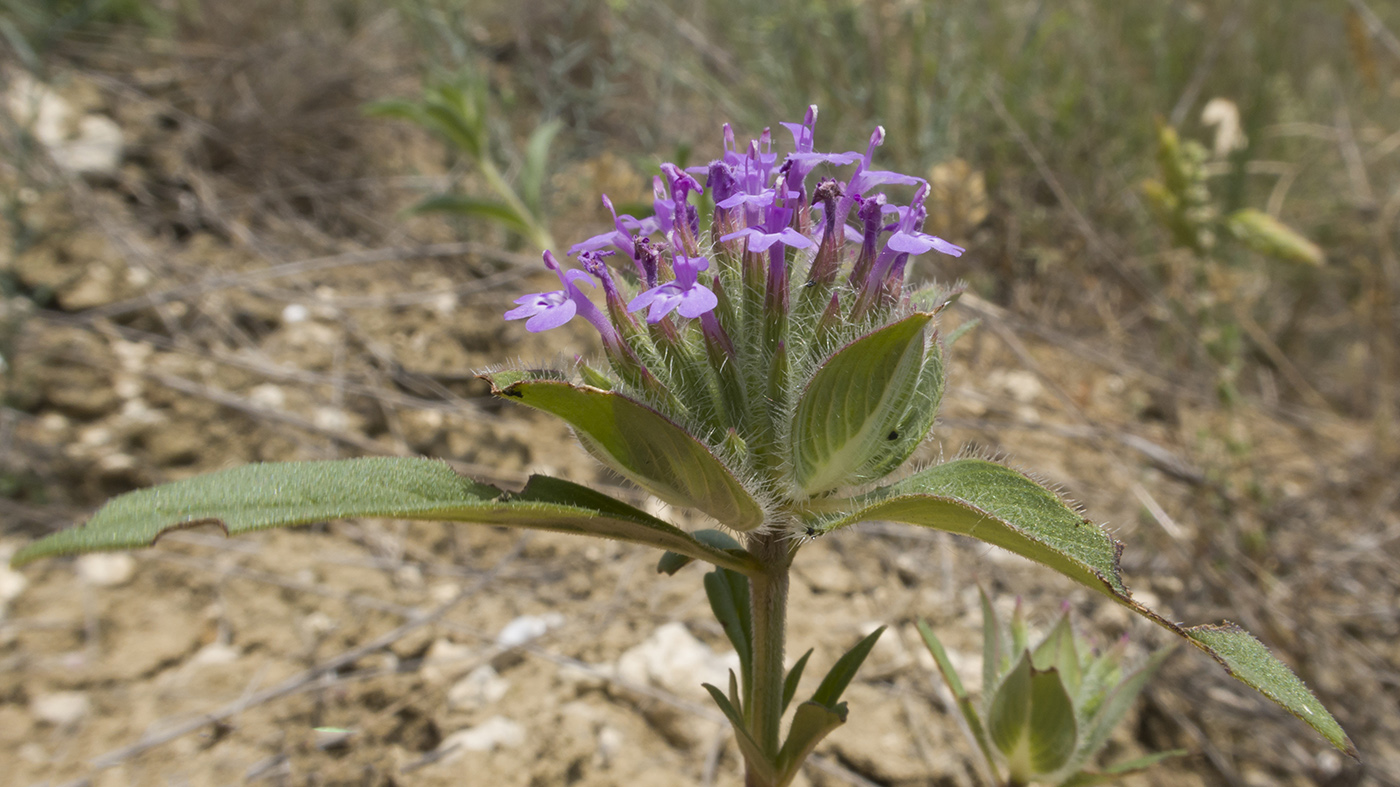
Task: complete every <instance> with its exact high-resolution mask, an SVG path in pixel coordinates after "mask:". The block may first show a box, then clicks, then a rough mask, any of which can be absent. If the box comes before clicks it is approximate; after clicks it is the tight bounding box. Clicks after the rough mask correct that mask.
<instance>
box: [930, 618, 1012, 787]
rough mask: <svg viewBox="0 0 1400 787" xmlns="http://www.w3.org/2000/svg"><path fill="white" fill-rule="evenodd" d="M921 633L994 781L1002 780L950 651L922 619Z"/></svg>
mask: <svg viewBox="0 0 1400 787" xmlns="http://www.w3.org/2000/svg"><path fill="white" fill-rule="evenodd" d="M918 628H919V635H920V636H922V637H923V638H924V645H926V646H927V647H928V652H929V653H930V654H932V655H933V660H934V662H935V663H937V664H938V672H939V674H940V675H942V676H943V682H944V683H946V684H947V685H948V690H949V691H951V692H952V693H953V699H954V701H955V702H957V705H958V711H959V712H961V713H962V717H963V721H964V722H966V723H967V731H968V733H969V734H970V735H971V736H972V740H973V742H975V743H976V744H977V748H978V749H980V750H981V751H982V759H983V760H984V762H985V763H986V765H987V767H988V768H990V769H991V770H992V779H993V781H1000V778H999V777H998V776H997V774H996V759H995V758H994V757H993V756H992V742H991V740H990V739H989V738H988V737H987V730H986V728H985V727H984V726H983V725H982V717H981V716H978V715H977V709H976V707H974V706H973V704H972V698H971V697H970V696H968V693H967V690H966V689H964V688H963V684H962V679H961V678H959V677H958V673H957V670H955V669H953V662H952V661H951V660H949V658H948V652H947V651H946V650H944V649H943V643H942V642H940V641H939V640H938V637H936V636H934V634H933V629H931V628H929V625H928V623H927V622H925V621H923V620H920V621H919V623H918ZM982 685H983V686H986V687H988V688H987V691H988V692H990V691H991V686H992V683H991V681H987V682H985V683H983V684H982Z"/></svg>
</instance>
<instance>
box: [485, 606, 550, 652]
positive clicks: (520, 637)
mask: <svg viewBox="0 0 1400 787" xmlns="http://www.w3.org/2000/svg"><path fill="white" fill-rule="evenodd" d="M562 625H564V616H563V615H561V614H559V613H558V612H546V613H545V614H543V615H521V616H520V617H518V618H516V619H515V620H512V621H511V622H509V623H507V624H506V625H505V627H504V628H502V629H501V633H499V634H497V635H496V644H497V645H500V646H501V647H503V648H513V647H515V646H516V645H524V644H525V643H527V642H529V641H530V640H533V639H538V638H540V637H542V636H544V635H545V633H546V632H548V631H549V630H550V629H552V628H557V627H559V626H562Z"/></svg>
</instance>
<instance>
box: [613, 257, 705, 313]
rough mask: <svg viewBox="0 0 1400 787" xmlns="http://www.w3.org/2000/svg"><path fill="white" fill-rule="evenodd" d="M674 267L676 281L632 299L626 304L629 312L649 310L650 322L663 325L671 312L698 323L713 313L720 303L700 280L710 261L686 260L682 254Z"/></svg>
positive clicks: (676, 258) (688, 258) (691, 258)
mask: <svg viewBox="0 0 1400 787" xmlns="http://www.w3.org/2000/svg"><path fill="white" fill-rule="evenodd" d="M672 266H673V267H674V269H675V271H676V278H675V280H674V281H669V282H666V283H665V284H662V285H660V286H658V287H653V288H651V289H649V290H647V291H646V292H643V293H642V294H641V295H638V296H637V297H636V298H633V299H632V302H631V303H629V304H627V310H628V311H631V312H635V311H641V310H642V309H645V308H647V307H648V306H650V307H651V311H649V312H647V322H650V323H656V322H660V321H661V318H663V317H665V316H666V315H668V314H670V313H671V312H672V311H675V312H676V313H677V314H679V315H680V316H682V317H687V318H690V319H695V318H697V317H699V316H700V315H702V314H704V313H706V312H708V311H711V310H713V309H714V308H715V306H716V305H717V304H718V303H719V299H718V298H716V297H715V294H714V292H713V291H711V290H710V288H709V287H706V286H705V285H703V284H700V283H699V280H698V277H699V274H700V271H703V270H705V269H707V268H709V267H710V261H709V260H708V259H706V258H704V257H687V256H685V255H684V254H683V253H681V252H676V256H675V261H674V262H673V263H672Z"/></svg>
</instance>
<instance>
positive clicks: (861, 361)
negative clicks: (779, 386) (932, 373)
mask: <svg viewBox="0 0 1400 787" xmlns="http://www.w3.org/2000/svg"><path fill="white" fill-rule="evenodd" d="M932 322H933V315H932V314H922V313H921V314H914V315H911V316H909V317H906V318H904V319H903V320H900V321H899V322H896V323H894V324H892V325H888V326H886V327H884V328H881V329H880V330H878V331H874V332H872V333H869V334H866V335H865V336H862V337H861V338H859V339H856V340H855V341H853V342H851V343H850V344H848V345H846V346H845V347H842V348H841V349H839V350H837V351H836V352H835V353H834V354H833V355H832V356H831V357H830V358H828V359H827V360H826V362H825V363H823V364H822V365H821V366H820V367H819V368H818V369H817V371H816V374H814V375H813V376H812V379H811V380H810V381H809V382H808V383H807V385H806V386H805V387H804V388H803V390H802V393H801V395H800V398H799V399H798V403H797V410H796V412H795V413H794V414H793V421H792V451H793V457H792V461H793V477H794V478H795V480H796V481H797V484H798V486H799V487H800V488H801V489H802V491H803V492H804V493H806V494H808V495H815V494H819V493H821V492H826V491H830V490H832V489H835V488H836V487H839V486H842V485H844V484H852V483H857V482H859V481H862V480H867V479H869V478H871V477H872V468H876V467H883V466H884V465H886V464H888V463H889V462H890V461H892V457H893V456H894V455H895V454H897V452H898V451H902V450H904V448H905V447H906V442H907V441H906V440H904V439H901V438H904V437H905V436H906V435H905V434H904V433H903V432H902V431H901V430H902V429H906V428H910V427H908V426H907V425H906V424H913V425H915V426H917V424H918V423H921V422H922V421H923V420H924V418H923V415H922V409H923V408H925V407H926V406H927V405H928V404H929V402H927V401H926V400H927V398H928V395H927V393H926V392H920V390H919V389H920V388H921V386H920V385H919V383H920V382H921V381H920V376H921V372H922V370H923V368H924V365H925V364H924V356H925V354H926V350H927V347H928V342H929V325H930V324H931V323H932ZM935 355H937V354H936V353H935ZM939 366H940V373H939V377H940V382H939V384H938V388H939V390H940V391H941V388H942V383H941V360H940V363H939ZM935 404H936V403H935ZM911 409H914V410H919V413H917V414H916V413H911ZM928 409H936V407H932V408H928ZM911 419H912V420H911ZM923 436H924V435H923V433H920V434H919V437H918V439H919V440H922V439H923ZM917 444H918V443H917V441H916V442H915V443H914V445H916V446H917ZM909 450H910V451H912V450H913V449H912V448H910V449H909ZM907 457H908V453H907V452H905V453H904V454H903V456H900V457H899V462H902V461H903V460H904V459H905V458H907ZM899 462H895V464H896V465H897V464H899Z"/></svg>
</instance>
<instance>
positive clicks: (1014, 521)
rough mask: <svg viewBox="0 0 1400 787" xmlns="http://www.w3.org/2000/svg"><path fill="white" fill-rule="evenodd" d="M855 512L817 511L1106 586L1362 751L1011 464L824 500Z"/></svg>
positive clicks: (1258, 651)
mask: <svg viewBox="0 0 1400 787" xmlns="http://www.w3.org/2000/svg"><path fill="white" fill-rule="evenodd" d="M822 505H823V506H824V507H827V508H834V507H837V506H843V505H844V506H847V507H848V510H849V512H848V513H846V514H843V515H836V516H831V517H826V518H821V517H816V516H813V517H811V518H810V519H809V522H808V526H809V527H811V528H812V529H813V531H814V532H815V533H817V534H825V533H829V532H831V531H832V530H835V529H837V528H840V527H845V526H847V525H852V524H855V523H857V522H863V521H868V520H884V521H891V522H906V523H909V524H913V525H921V526H924V527H932V528H936V529H938V530H943V531H946V532H949V533H957V534H961V535H967V536H972V537H973V538H976V539H979V540H981V541H984V542H986V543H988V544H992V545H994V546H999V547H1002V548H1004V549H1007V550H1009V551H1011V552H1015V553H1016V554H1018V555H1021V556H1022V557H1025V558H1029V559H1031V560H1034V561H1036V562H1038V563H1041V564H1044V565H1046V566H1049V567H1050V568H1053V569H1055V570H1056V571H1058V572H1060V573H1061V574H1064V575H1065V576H1067V577H1069V578H1070V579H1072V580H1074V581H1076V582H1078V583H1080V584H1081V585H1084V586H1085V587H1088V588H1091V589H1093V590H1097V591H1098V592H1100V593H1103V594H1104V595H1106V596H1108V597H1109V598H1111V599H1113V600H1114V601H1117V602H1118V603H1119V604H1122V605H1123V606H1125V607H1127V608H1128V609H1131V610H1132V611H1134V612H1136V613H1138V614H1139V615H1142V616H1143V617H1145V618H1147V619H1149V620H1151V621H1153V622H1154V623H1156V624H1158V625H1160V626H1162V627H1163V628H1165V629H1167V630H1168V631H1171V632H1172V633H1174V634H1177V635H1179V636H1181V637H1185V638H1186V639H1187V640H1188V641H1189V642H1191V644H1193V645H1195V646H1196V647H1198V648H1200V649H1201V650H1203V651H1205V652H1206V653H1207V654H1209V655H1210V656H1211V657H1212V658H1214V659H1215V660H1216V661H1219V662H1220V663H1221V664H1222V665H1224V666H1225V668H1226V670H1227V671H1229V673H1230V674H1231V675H1234V676H1235V677H1236V678H1238V679H1240V680H1241V681H1243V682H1244V683H1245V684H1247V685H1249V686H1251V687H1253V688H1255V689H1257V690H1259V691H1260V692H1261V693H1262V694H1264V696H1266V697H1268V698H1269V699H1271V700H1273V701H1274V702H1276V703H1278V704H1279V705H1281V706H1282V707H1283V708H1284V709H1286V710H1288V711H1289V712H1291V713H1293V714H1294V715H1295V716H1297V717H1298V718H1300V719H1302V720H1303V721H1304V722H1306V723H1307V724H1309V725H1310V726H1311V727H1312V728H1313V729H1315V730H1317V731H1318V732H1319V733H1321V734H1322V736H1323V737H1324V738H1326V739H1327V740H1328V741H1329V742H1330V743H1332V745H1334V746H1336V747H1337V748H1338V749H1340V750H1341V751H1343V752H1345V753H1346V754H1348V755H1350V756H1352V757H1355V756H1356V748H1355V746H1353V745H1352V743H1351V740H1350V739H1349V738H1347V735H1346V733H1345V732H1344V731H1343V730H1342V728H1341V725H1339V724H1338V723H1337V720H1336V719H1335V718H1333V717H1332V714H1330V713H1328V712H1327V709H1326V708H1324V707H1323V706H1322V703H1320V702H1318V700H1317V697H1315V696H1313V694H1312V692H1311V691H1309V690H1308V688H1307V687H1306V686H1305V685H1303V682H1302V681H1301V680H1299V679H1298V676H1296V675H1294V674H1293V673H1292V671H1290V670H1289V669H1288V667H1286V666H1284V664H1283V662H1281V661H1279V660H1278V659H1277V658H1275V657H1274V656H1273V655H1272V654H1270V653H1269V651H1268V650H1267V649H1266V648H1265V647H1264V646H1263V645H1261V644H1260V643H1259V641H1258V640H1256V639H1254V638H1253V637H1252V636H1250V635H1249V634H1248V633H1247V632H1245V631H1244V630H1243V629H1241V628H1239V627H1238V626H1235V625H1234V624H1232V623H1225V624H1221V625H1218V626H1198V627H1195V628H1184V627H1182V626H1180V625H1178V624H1176V623H1173V622H1172V621H1170V620H1168V619H1166V618H1164V617H1162V616H1161V615H1160V614H1158V613H1157V612H1154V611H1153V610H1151V609H1149V608H1147V607H1145V606H1143V605H1141V604H1139V603H1138V602H1137V601H1135V600H1133V598H1132V595H1131V594H1130V593H1129V592H1128V589H1127V587H1126V586H1124V584H1123V579H1122V576H1121V573H1120V570H1119V564H1118V555H1119V552H1120V551H1121V545H1120V544H1118V543H1117V542H1115V541H1114V540H1113V539H1112V538H1110V537H1109V535H1108V534H1107V533H1105V532H1104V531H1103V530H1102V529H1100V528H1099V527H1097V526H1096V525H1094V524H1093V523H1092V522H1090V521H1089V520H1087V519H1085V518H1084V517H1083V516H1081V515H1080V514H1079V513H1077V512H1076V511H1075V510H1074V509H1072V508H1070V507H1069V506H1067V505H1065V503H1064V502H1063V501H1061V500H1060V499H1059V498H1058V497H1057V496H1056V495H1055V494H1054V493H1053V492H1051V491H1050V490H1048V489H1046V488H1044V487H1042V486H1041V485H1039V484H1037V483H1036V482H1034V481H1032V480H1031V479H1029V478H1027V477H1026V476H1024V475H1022V474H1021V473H1018V472H1016V471H1014V470H1011V469H1010V468H1006V467H1003V466H1001V465H998V464H995V463H992V462H987V461H984V460H980V459H960V460H955V461H952V462H947V463H945V464H941V465H938V466H935V467H931V468H929V469H927V470H924V471H923V472H920V473H916V474H914V475H912V476H910V477H909V478H907V479H904V480H903V481H900V482H898V483H895V484H891V485H890V486H888V487H885V488H883V489H879V490H876V491H874V492H871V493H869V494H866V495H861V496H859V497H856V498H851V499H849V500H844V501H841V500H832V501H822Z"/></svg>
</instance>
